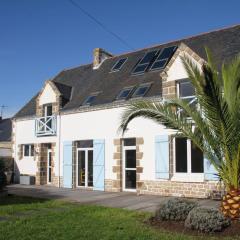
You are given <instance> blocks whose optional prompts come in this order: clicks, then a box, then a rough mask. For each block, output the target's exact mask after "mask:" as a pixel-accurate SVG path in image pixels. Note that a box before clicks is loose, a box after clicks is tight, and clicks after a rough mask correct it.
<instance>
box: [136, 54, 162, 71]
mask: <svg viewBox="0 0 240 240" xmlns="http://www.w3.org/2000/svg"><path fill="white" fill-rule="evenodd" d="M157 53H158V50H154V51H151V52H148V53H146V54H145V56H144V57H143V58H142V59H141V60H140V61H139V63H138V64H137V65H136V67H135V68H134V70H133V72H132V74H140V73H144V72H145V71H146V70H147V68H148V66H149V64H150V63H151V62H152V61H153V60H154V58H155V57H156V55H157Z"/></svg>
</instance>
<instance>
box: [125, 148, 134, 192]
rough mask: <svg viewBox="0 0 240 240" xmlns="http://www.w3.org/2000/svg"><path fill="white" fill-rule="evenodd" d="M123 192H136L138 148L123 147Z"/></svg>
mask: <svg viewBox="0 0 240 240" xmlns="http://www.w3.org/2000/svg"><path fill="white" fill-rule="evenodd" d="M123 190H124V191H133V192H134V191H136V146H123Z"/></svg>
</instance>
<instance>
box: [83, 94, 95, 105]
mask: <svg viewBox="0 0 240 240" xmlns="http://www.w3.org/2000/svg"><path fill="white" fill-rule="evenodd" d="M96 97H97V95H90V96H88V97H87V98H86V99H85V100H84V102H83V104H82V105H91V104H92V103H93V102H94V101H95V99H96Z"/></svg>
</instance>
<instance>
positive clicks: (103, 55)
mask: <svg viewBox="0 0 240 240" xmlns="http://www.w3.org/2000/svg"><path fill="white" fill-rule="evenodd" d="M112 56H113V55H112V54H111V53H108V52H107V51H105V50H104V49H102V48H95V49H94V50H93V69H97V68H99V66H100V65H101V63H102V62H103V61H104V60H105V59H107V58H110V57H112Z"/></svg>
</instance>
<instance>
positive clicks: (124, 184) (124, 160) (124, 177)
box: [122, 142, 137, 192]
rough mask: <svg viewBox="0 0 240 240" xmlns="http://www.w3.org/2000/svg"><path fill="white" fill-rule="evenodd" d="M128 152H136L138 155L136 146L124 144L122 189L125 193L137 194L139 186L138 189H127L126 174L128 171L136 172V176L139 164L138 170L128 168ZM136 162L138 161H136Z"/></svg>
mask: <svg viewBox="0 0 240 240" xmlns="http://www.w3.org/2000/svg"><path fill="white" fill-rule="evenodd" d="M126 150H135V151H136V154H137V148H136V146H124V142H123V164H122V173H123V174H122V176H123V181H122V189H123V191H125V192H136V191H137V186H136V189H131V188H126V187H125V186H126V172H125V171H126V170H135V171H136V174H137V164H136V168H126V154H125V151H126ZM136 161H137V159H136ZM136 181H137V180H136ZM136 184H137V183H136Z"/></svg>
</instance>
